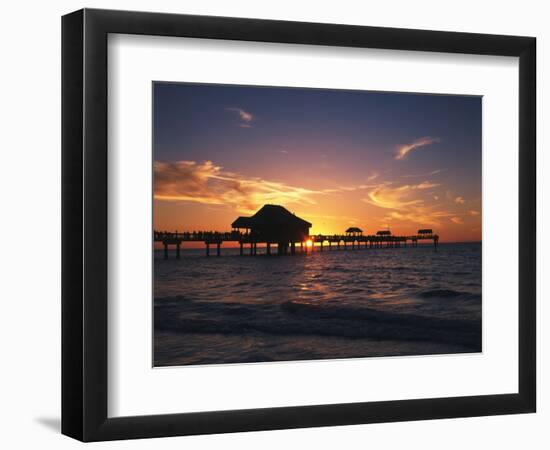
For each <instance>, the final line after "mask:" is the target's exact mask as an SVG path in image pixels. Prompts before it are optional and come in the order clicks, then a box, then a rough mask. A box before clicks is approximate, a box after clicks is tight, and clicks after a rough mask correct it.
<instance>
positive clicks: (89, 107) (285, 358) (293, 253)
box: [62, 9, 536, 441]
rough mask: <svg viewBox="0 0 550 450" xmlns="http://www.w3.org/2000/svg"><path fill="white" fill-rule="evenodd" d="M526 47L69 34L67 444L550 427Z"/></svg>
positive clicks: (289, 29)
mask: <svg viewBox="0 0 550 450" xmlns="http://www.w3.org/2000/svg"><path fill="white" fill-rule="evenodd" d="M535 64H536V41H535V38H532V37H516V36H495V35H485V34H468V33H457V32H438V31H422V30H405V29H390V28H375V27H360V26H348V25H332V24H318V23H298V22H283V21H266V20H256V19H240V18H224V17H205V16H187V15H171V14H156V13H141V12H122V11H106V10H89V9H84V10H81V11H77V12H74V13H72V14H69V15H67V16H64V17H63V21H62V96H63V98H62V107H63V117H62V121H63V130H62V147H63V148H62V153H63V155H62V163H63V168H62V175H63V199H62V204H63V218H62V224H63V231H62V235H63V236H62V241H63V248H62V256H63V258H62V259H63V264H62V270H63V273H62V286H63V298H62V327H63V329H62V375H63V380H62V432H63V433H64V434H66V435H68V436H71V437H74V438H76V439H79V440H82V441H101V440H113V439H130V438H146V437H160V436H176V435H190V434H208V433H225V432H236V431H253V430H270V429H282V428H299V427H317V426H330V425H346V424H360V423H374V422H394V421H404V420H423V419H437V418H452V417H467V416H482V415H496V414H514V413H528V412H535V405H536V358H535V355H536V348H535V335H536V329H535V327H536V320H535V313H536V311H535V309H536V308H535V305H536V289H535V262H536V259H535V239H536V224H535V219H536V208H535V205H536V201H535V200H536V198H535V185H536V180H535V173H536V159H535V137H536V107H535V90H536V79H535Z"/></svg>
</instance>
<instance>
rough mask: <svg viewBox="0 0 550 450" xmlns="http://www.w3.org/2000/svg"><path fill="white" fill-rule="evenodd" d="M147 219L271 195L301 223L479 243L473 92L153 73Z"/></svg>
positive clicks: (269, 199) (192, 218)
mask: <svg viewBox="0 0 550 450" xmlns="http://www.w3.org/2000/svg"><path fill="white" fill-rule="evenodd" d="M153 89H154V124H153V125H154V140H153V141H154V142H153V145H154V148H153V151H154V228H155V229H156V230H166V231H175V230H178V231H180V232H181V231H198V230H204V231H222V232H224V231H230V230H231V223H232V222H233V221H234V220H235V219H236V218H237V217H238V216H243V215H244V216H247V215H252V214H254V213H255V212H256V211H258V210H259V209H260V208H261V207H262V206H263V205H265V204H277V205H281V206H284V207H285V208H286V209H288V210H289V211H291V212H292V213H295V214H296V215H297V216H299V217H301V218H302V219H305V220H307V221H308V222H311V223H312V227H311V230H310V233H311V234H312V235H315V234H327V235H328V234H343V233H344V232H345V230H346V229H347V228H349V227H359V228H361V229H362V230H363V231H364V234H375V233H376V231H378V230H382V229H390V230H391V232H392V233H393V234H395V235H411V234H415V233H416V232H417V230H418V229H422V228H431V229H433V230H434V232H436V233H437V234H438V235H439V236H440V238H441V242H467V241H471V242H474V241H475V242H479V241H481V98H479V97H472V96H441V95H420V94H391V93H378V92H365V91H335V90H319V89H289V88H261V87H245V86H222V85H198V84H172V83H171V84H164V83H154V84H153Z"/></svg>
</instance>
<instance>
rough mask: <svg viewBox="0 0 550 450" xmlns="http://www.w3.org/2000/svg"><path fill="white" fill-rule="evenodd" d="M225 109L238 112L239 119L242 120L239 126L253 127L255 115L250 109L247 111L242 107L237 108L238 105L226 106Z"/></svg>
mask: <svg viewBox="0 0 550 450" xmlns="http://www.w3.org/2000/svg"><path fill="white" fill-rule="evenodd" d="M225 110H226V111H231V112H234V113H237V114H238V116H239V120H240V123H239V126H240V127H241V128H251V127H252V122H253V121H254V120H255V117H254V116H253V115H252V113H250V112H248V111H245V110H244V109H242V108H236V107H231V108H225Z"/></svg>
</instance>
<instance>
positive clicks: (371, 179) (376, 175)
mask: <svg viewBox="0 0 550 450" xmlns="http://www.w3.org/2000/svg"><path fill="white" fill-rule="evenodd" d="M379 175H380V174H379V173H378V172H372V173H371V174H370V175H369V176H368V177H367V181H373V180H376V179H377V178H378V176H379Z"/></svg>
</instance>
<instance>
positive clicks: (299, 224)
mask: <svg viewBox="0 0 550 450" xmlns="http://www.w3.org/2000/svg"><path fill="white" fill-rule="evenodd" d="M231 226H232V227H233V228H237V229H247V230H250V234H251V235H253V236H254V238H255V239H256V240H257V241H258V242H277V243H285V242H302V241H304V240H305V239H306V238H307V237H308V236H309V229H310V227H311V223H309V222H308V221H306V220H304V219H301V218H300V217H298V216H296V215H295V214H292V213H291V212H290V211H288V210H287V209H286V208H284V207H282V206H279V205H264V206H263V207H262V208H261V209H260V210H259V211H258V212H256V213H255V214H254V215H253V216H251V217H242V216H241V217H239V218H237V219H236V220H235V221H234V222H233V223H232V224H231Z"/></svg>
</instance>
